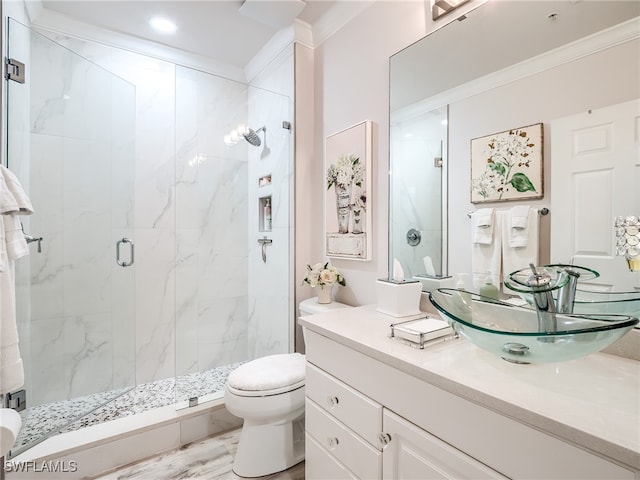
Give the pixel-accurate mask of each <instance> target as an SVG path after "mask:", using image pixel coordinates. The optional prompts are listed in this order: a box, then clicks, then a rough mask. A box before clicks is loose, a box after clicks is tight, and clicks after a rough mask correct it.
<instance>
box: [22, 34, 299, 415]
mask: <svg viewBox="0 0 640 480" xmlns="http://www.w3.org/2000/svg"><path fill="white" fill-rule="evenodd" d="M51 38H53V39H54V40H55V41H56V42H58V43H61V44H63V45H65V46H67V47H69V48H70V49H72V50H73V51H74V52H78V53H79V54H80V55H82V56H83V57H85V58H88V59H89V60H91V61H92V62H95V63H96V64H98V65H101V66H103V67H104V68H105V69H107V70H109V71H111V72H114V73H116V74H117V75H119V76H120V77H122V78H123V79H125V80H127V81H128V82H130V83H132V84H133V85H135V127H132V126H130V125H129V127H130V129H131V131H134V132H135V159H133V160H131V159H129V160H131V163H129V166H130V167H131V166H132V165H135V175H134V178H135V185H134V187H135V188H134V191H135V211H134V212H132V211H129V212H128V213H129V215H128V216H126V222H125V223H124V224H123V225H122V228H121V231H120V232H118V234H119V235H120V234H122V236H124V235H125V234H128V235H131V233H133V235H132V237H133V238H134V239H135V244H136V263H135V284H132V283H130V284H126V282H124V283H125V285H124V287H123V286H122V285H120V288H129V289H130V290H131V292H134V295H126V296H125V300H124V304H123V305H120V307H119V308H120V311H119V312H111V315H112V318H110V319H107V318H106V317H105V314H104V312H101V311H99V309H98V311H96V312H82V315H72V316H69V317H60V316H55V315H49V316H47V315H48V313H47V312H40V315H41V316H40V317H38V320H37V321H36V320H35V317H34V322H33V323H34V325H35V324H39V325H42V331H43V335H40V337H39V338H42V339H43V340H42V341H40V344H38V335H35V336H34V338H33V343H34V344H37V347H34V350H36V351H42V352H46V353H43V354H45V355H50V357H49V358H51V359H53V358H54V357H56V356H57V357H56V358H65V357H66V359H67V360H69V358H71V359H72V361H75V362H76V364H75V365H74V368H73V372H75V373H77V372H87V374H86V375H76V377H75V380H76V381H75V382H71V383H65V382H64V381H60V380H59V379H57V380H56V381H55V383H56V386H54V385H53V383H52V384H51V385H50V386H51V390H47V389H41V390H42V391H49V392H51V395H49V394H47V396H46V398H41V399H38V402H40V401H51V400H53V398H52V397H53V396H54V395H56V396H60V398H66V397H69V396H75V395H78V394H80V392H81V393H82V394H85V393H87V392H89V391H99V390H100V389H105V388H106V385H102V383H104V382H103V379H104V378H105V377H108V376H109V374H111V376H112V378H113V383H114V384H116V385H119V384H133V383H137V384H141V383H146V382H151V381H155V380H160V379H164V378H168V377H172V376H174V375H175V374H176V373H178V374H186V373H191V372H194V371H198V370H203V369H208V368H213V367H216V366H219V365H226V364H230V363H234V362H236V361H240V360H244V359H246V358H247V356H252V353H255V351H256V349H255V348H253V352H249V347H248V340H249V336H250V335H251V336H253V337H254V338H264V339H267V340H265V344H268V345H269V346H268V347H265V348H264V349H268V348H272V349H275V350H276V351H274V353H278V352H280V351H286V350H287V346H286V341H280V340H278V341H277V342H276V341H273V340H272V339H273V338H274V334H272V333H271V332H270V331H268V330H269V329H273V328H275V329H278V328H280V327H279V326H278V327H274V325H272V324H271V322H269V323H268V324H266V325H265V326H264V328H262V330H260V332H258V333H249V330H248V324H249V322H250V320H249V319H250V318H252V317H251V313H250V310H251V309H255V308H257V307H256V304H255V302H253V301H252V304H251V306H250V305H249V300H248V298H249V297H248V292H247V285H248V283H249V281H248V277H249V276H250V267H249V263H250V261H249V259H248V257H247V238H248V229H249V228H250V227H249V226H247V218H248V216H249V213H248V210H249V200H248V199H247V188H248V184H247V181H248V178H250V179H252V180H253V177H251V176H250V175H249V172H248V169H249V167H248V164H247V146H246V145H241V144H239V145H238V146H236V147H235V148H233V149H230V148H229V147H226V146H225V145H224V143H223V142H222V141H221V139H222V137H223V135H224V133H226V132H228V131H229V130H230V129H231V128H235V126H237V124H238V123H241V122H246V120H247V119H246V114H247V102H248V98H247V91H246V90H247V87H246V85H242V84H239V83H236V82H232V81H229V80H225V79H221V78H219V77H215V76H212V75H208V74H204V73H201V72H196V71H193V70H190V69H186V68H181V67H176V66H175V65H173V64H170V63H166V62H162V61H158V60H156V59H152V58H149V57H145V56H143V55H138V54H134V53H130V52H125V51H121V50H118V49H114V48H110V47H107V46H104V45H99V44H94V43H91V42H84V41H80V40H77V39H73V38H69V37H66V36H63V35H53V34H51ZM45 55H46V53H45ZM76 74H79V72H76ZM72 95H73V94H71V95H70V96H72ZM114 95H115V93H114ZM41 100H42V101H39V102H37V103H36V104H34V105H33V108H35V109H37V108H39V107H38V103H39V104H40V107H44V106H46V96H44V97H42V99H41ZM281 100H282V99H281ZM286 100H287V102H288V98H287V99H286ZM43 102H44V103H43ZM270 108H271V104H267V105H266V106H261V109H264V110H267V111H268V110H269V109H270ZM243 116H244V118H243ZM36 117H37V115H36ZM34 118H35V117H34ZM283 119H285V117H283V118H279V119H278V122H279V123H278V124H280V123H281V121H282V120H283ZM256 128H257V127H256ZM287 133H288V132H287ZM276 138H277V137H276V136H274V137H273V138H272V140H273V142H274V143H273V144H272V145H270V147H271V150H272V152H276V153H277V155H276V156H277V158H281V157H280V153H279V152H278V151H277V146H276ZM66 141H67V140H66V137H65V138H61V137H57V136H55V135H50V136H46V135H44V134H42V132H35V131H34V132H33V134H32V145H33V146H34V148H36V149H38V150H39V151H40V152H42V154H41V155H39V158H42V159H44V158H47V159H49V160H50V159H51V158H53V155H52V153H47V152H54V151H55V149H56V148H63V149H64V148H65V142H66ZM250 148H253V147H250ZM101 154H102V152H100V151H93V150H92V151H82V150H79V151H78V157H76V158H77V159H78V160H81V159H84V160H86V159H87V158H92V159H94V160H96V161H98V163H100V164H106V165H109V162H110V160H111V161H113V159H108V158H100V155H101ZM286 156H287V161H288V150H287V151H286ZM80 163H81V162H78V164H76V165H74V166H73V167H72V168H71V170H70V173H73V172H79V171H80V169H84V168H88V167H87V166H86V165H85V164H80ZM91 165H95V162H94V163H92V164H91ZM276 167H277V165H274V168H276ZM43 168H44V167H43ZM95 168H96V170H94V171H92V172H90V173H91V175H92V176H93V177H95V178H99V177H100V176H101V173H100V168H101V167H100V166H99V165H98V166H96V167H95ZM123 168H124V167H123ZM287 171H288V165H287ZM43 174H49V175H54V176H55V175H58V176H60V175H63V173H62V172H61V171H59V170H56V168H55V165H54V164H50V165H47V166H46V168H45V169H44V170H43ZM255 183H256V187H257V178H255ZM43 195H46V192H43ZM229 199H232V201H231V203H229ZM96 207H97V206H96ZM118 208H119V207H118ZM255 208H257V205H256V207H255ZM52 210H53V209H52ZM130 210H131V209H130ZM78 213H80V212H78ZM51 215H53V216H55V213H54V212H53V211H52V212H51ZM52 218H53V217H52ZM275 218H278V216H277V215H274V219H275ZM286 218H287V219H288V216H287V217H286ZM287 221H288V220H287ZM274 230H275V225H274ZM108 238H111V237H108ZM120 238H121V237H120ZM96 241H97V240H96ZM253 241H255V239H254V238H253V237H251V241H250V243H249V245H250V246H253V243H252V242H253ZM109 243H111V242H110V241H109ZM287 245H288V243H287ZM107 247H111V245H109V246H107V245H106V244H105V248H107ZM250 254H251V255H253V254H255V251H253V250H252V251H251V252H250ZM282 255H283V256H282V259H287V260H283V261H282V264H283V265H288V248H287V252H286V253H283V254H282ZM110 258H111V257H110ZM282 259H281V260H282ZM258 261H260V262H261V260H258ZM42 262H43V263H46V258H45V257H44V256H43V257H42ZM251 262H254V259H252V260H251ZM279 264H280V263H276V264H274V265H279ZM117 268H118V269H120V267H117ZM120 270H127V269H120ZM271 275H274V274H271ZM270 278H282V277H273V276H270ZM41 279H42V282H40V283H43V284H46V283H47V282H54V283H55V281H56V280H55V275H44V274H43V275H42V277H41ZM130 280H131V282H133V277H132V278H131V279H130ZM101 281H102V285H103V286H104V289H103V290H102V291H101V293H100V294H99V295H97V296H98V298H97V301H98V302H99V303H100V302H102V301H106V299H107V297H109V295H111V296H112V297H113V296H115V295H116V293H115V292H113V289H115V288H117V287H118V285H119V284H118V282H115V281H113V278H110V279H107V278H103V279H102V280H101ZM96 282H97V283H100V280H98V279H96ZM272 283H273V282H272ZM40 287H41V285H39V286H38V288H40ZM67 287H68V288H67V290H68V289H70V290H76V289H77V291H78V292H81V291H82V290H81V289H80V285H78V284H74V285H68V286H67ZM43 288H45V290H46V287H44V286H43ZM110 289H111V291H110ZM65 291H66V290H65ZM267 299H268V298H267ZM76 300H78V299H76ZM84 300H85V299H83V298H80V299H79V302H80V304H86V303H85V302H84ZM87 300H88V299H87ZM268 300H271V299H268ZM34 303H37V302H34ZM271 303H272V302H271V301H269V305H271ZM284 304H285V306H286V305H288V299H287V300H286V301H285V302H284ZM54 305H56V304H55V303H54ZM58 307H59V308H64V306H60V304H58ZM127 311H128V312H129V313H131V312H133V313H134V314H135V322H134V320H133V318H134V317H133V315H129V316H127V314H126V313H123V312H127ZM116 313H117V315H116ZM120 315H121V316H120ZM286 315H287V314H285V316H283V318H284V319H285V320H283V321H282V322H281V324H284V325H285V326H284V327H283V328H288V317H287V316H286ZM116 316H118V319H116ZM176 327H177V328H176ZM133 329H135V335H134V332H133ZM65 331H66V332H68V333H69V335H62V332H65ZM53 332H58V336H57V337H55V336H52V333H53ZM176 332H177V335H178V338H176ZM44 333H46V335H44ZM276 336H281V334H280V332H278V334H277V335H276ZM285 337H286V338H287V339H288V334H287V335H286V336H285ZM52 338H58V339H60V340H61V341H59V342H57V341H56V340H51V339H52ZM63 338H64V340H62V339H63ZM116 338H118V339H121V338H124V339H125V340H119V341H121V343H122V345H119V344H117V343H116V341H115V339H116ZM134 338H135V345H131V344H128V343H127V342H132V341H133V339H134ZM269 339H271V340H269ZM282 344H284V345H285V346H284V347H281V345H282ZM283 348H284V349H283ZM40 349H41V350H40ZM176 349H177V351H176ZM108 350H111V351H112V352H113V356H114V357H113V358H114V366H113V367H112V369H111V367H109V370H108V371H105V370H103V368H106V367H103V365H106V357H105V356H104V353H105V352H106V351H108ZM130 350H133V351H134V352H135V372H134V371H131V370H130V368H129V369H127V367H130V366H131V364H132V362H133V361H132V360H131V359H130V358H128V357H127V352H128V351H130ZM78 352H84V353H82V354H78ZM40 362H47V359H46V358H38V359H34V363H38V364H40V365H48V364H47V363H40ZM54 367H55V364H54ZM98 367H99V369H100V371H102V372H105V375H102V374H100V375H95V372H96V368H98ZM89 372H93V375H89V374H88V373H89ZM46 375H48V372H46V371H43V372H42V377H43V378H39V379H37V381H46V379H44V377H45V376H46ZM52 377H54V376H53V375H52ZM81 379H82V382H81ZM52 382H53V380H52ZM80 383H82V385H81V384H80ZM59 384H61V385H59ZM58 387H60V388H62V389H69V390H70V391H65V392H62V391H57V390H56V389H58Z"/></svg>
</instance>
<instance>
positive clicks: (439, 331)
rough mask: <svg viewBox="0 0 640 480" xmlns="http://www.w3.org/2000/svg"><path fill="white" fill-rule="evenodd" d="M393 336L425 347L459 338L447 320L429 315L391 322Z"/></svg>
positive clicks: (410, 343)
mask: <svg viewBox="0 0 640 480" xmlns="http://www.w3.org/2000/svg"><path fill="white" fill-rule="evenodd" d="M390 337H391V338H393V339H397V340H402V341H404V342H405V343H407V344H409V345H411V346H412V347H416V348H420V349H423V348H424V347H425V346H427V345H431V344H433V343H439V342H442V341H445V340H451V339H453V338H458V334H457V333H455V332H454V331H453V329H452V328H451V327H450V326H449V324H448V323H447V322H445V321H444V320H442V319H440V318H436V317H431V316H427V317H426V318H419V319H414V320H407V321H404V322H398V323H392V324H391V335H390Z"/></svg>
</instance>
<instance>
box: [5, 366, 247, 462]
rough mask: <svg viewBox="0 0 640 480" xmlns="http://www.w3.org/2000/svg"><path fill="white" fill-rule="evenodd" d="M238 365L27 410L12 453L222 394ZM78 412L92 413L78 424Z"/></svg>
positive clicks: (23, 412) (82, 418)
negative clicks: (62, 434) (59, 435)
mask: <svg viewBox="0 0 640 480" xmlns="http://www.w3.org/2000/svg"><path fill="white" fill-rule="evenodd" d="M238 365H240V364H239V363H235V364H232V365H227V366H223V367H217V368H212V369H210V370H206V371H204V372H197V373H191V374H189V375H184V376H182V377H179V378H178V382H177V385H176V379H175V378H168V379H165V380H158V381H156V382H151V383H145V384H142V385H138V386H137V387H135V388H132V389H121V390H111V391H108V392H101V393H96V394H92V395H87V396H85V397H79V398H74V399H71V400H63V401H59V402H53V403H48V404H45V405H37V406H35V407H32V408H27V409H26V410H24V411H22V412H20V415H21V416H22V430H21V431H20V434H19V435H18V438H17V440H16V443H15V445H14V449H13V450H14V451H19V450H21V449H22V447H24V446H25V445H28V444H30V443H32V442H33V441H36V440H39V439H41V438H42V437H43V436H44V435H47V434H49V433H50V432H56V433H57V432H70V431H73V430H78V429H80V428H83V427H88V426H91V425H96V424H98V423H102V422H107V421H110V420H115V419H117V418H122V417H126V416H128V415H135V414H136V413H142V412H146V411H147V410H152V409H154V408H159V407H164V406H167V405H171V404H174V403H176V398H177V399H178V401H182V400H187V399H189V398H191V397H202V396H203V395H206V394H210V393H213V392H217V391H222V390H223V389H224V384H225V382H226V381H227V377H228V376H229V374H230V373H231V372H232V371H233V370H234V369H235V368H236V367H237V366H238ZM110 399H113V400H111V401H110ZM105 402H107V403H105ZM78 412H89V413H87V414H86V415H84V416H83V417H81V418H80V419H78V420H76V419H77V418H78ZM74 420H75V421H74Z"/></svg>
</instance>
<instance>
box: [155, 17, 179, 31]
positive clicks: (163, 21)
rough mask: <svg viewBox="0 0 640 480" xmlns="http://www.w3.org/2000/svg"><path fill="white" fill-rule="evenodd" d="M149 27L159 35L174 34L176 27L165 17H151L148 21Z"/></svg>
mask: <svg viewBox="0 0 640 480" xmlns="http://www.w3.org/2000/svg"><path fill="white" fill-rule="evenodd" d="M149 25H151V26H152V27H153V29H154V30H156V31H158V32H160V33H175V31H176V30H177V29H178V26H177V25H176V24H175V23H174V22H173V21H172V20H169V19H168V18H166V17H153V18H151V20H149Z"/></svg>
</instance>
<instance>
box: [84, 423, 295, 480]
mask: <svg viewBox="0 0 640 480" xmlns="http://www.w3.org/2000/svg"><path fill="white" fill-rule="evenodd" d="M240 431H241V430H240V429H236V430H232V431H230V432H228V433H224V434H220V435H216V436H213V437H210V438H207V439H205V440H201V441H199V442H194V443H190V444H187V445H184V446H182V447H181V448H178V449H177V450H173V451H170V452H167V453H164V454H162V455H158V456H156V457H153V458H150V459H148V460H144V461H142V462H138V463H134V464H132V465H127V466H125V467H122V468H119V469H117V470H115V471H113V472H109V473H107V474H104V475H100V476H98V477H94V480H128V479H130V480H151V479H154V480H155V479H160V478H167V479H169V478H175V479H177V478H193V479H202V480H204V479H206V480H222V479H229V480H230V479H241V478H243V477H239V476H237V475H236V474H234V473H233V470H232V466H233V456H234V454H235V452H236V450H237V448H238V442H239V440H240ZM260 478H261V479H265V480H304V462H302V463H299V464H297V465H295V466H293V467H291V468H289V469H288V470H285V471H283V472H279V473H275V474H272V475H267V476H264V477H260Z"/></svg>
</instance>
